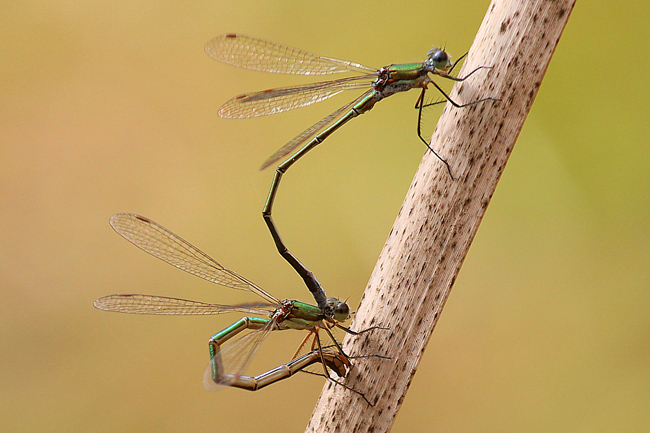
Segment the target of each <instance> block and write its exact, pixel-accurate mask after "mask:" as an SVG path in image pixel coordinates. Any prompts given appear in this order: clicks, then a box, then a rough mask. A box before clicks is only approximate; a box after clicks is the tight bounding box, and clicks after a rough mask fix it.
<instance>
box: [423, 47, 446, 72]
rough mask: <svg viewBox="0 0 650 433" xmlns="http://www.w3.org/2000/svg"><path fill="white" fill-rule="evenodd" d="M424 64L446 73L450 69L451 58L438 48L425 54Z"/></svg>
mask: <svg viewBox="0 0 650 433" xmlns="http://www.w3.org/2000/svg"><path fill="white" fill-rule="evenodd" d="M424 63H425V64H426V65H427V66H429V67H430V68H431V70H434V69H437V70H439V71H447V70H448V69H449V68H451V66H452V64H451V57H450V56H449V54H447V53H446V52H445V50H442V49H440V48H431V49H430V50H429V52H428V53H427V59H426V60H425V61H424Z"/></svg>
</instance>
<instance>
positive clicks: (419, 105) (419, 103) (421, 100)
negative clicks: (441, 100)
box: [415, 87, 454, 180]
mask: <svg viewBox="0 0 650 433" xmlns="http://www.w3.org/2000/svg"><path fill="white" fill-rule="evenodd" d="M426 91H427V89H426V88H424V87H423V88H422V92H420V97H419V98H418V100H417V102H416V104H415V106H416V107H417V108H418V128H417V131H418V137H419V138H420V140H422V143H424V145H425V146H426V147H427V148H428V149H429V150H430V151H431V152H432V153H433V154H434V155H435V156H436V157H437V158H438V159H439V160H440V161H442V163H443V164H445V167H447V172H448V173H449V176H450V177H451V180H454V175H453V174H451V167H450V166H449V163H448V162H447V161H445V160H444V159H443V158H442V157H441V156H440V155H438V153H437V152H436V151H435V150H433V149H432V148H431V146H429V142H427V141H426V140H425V139H424V137H422V107H424V106H425V105H424V94H425V92H426ZM431 105H433V104H431Z"/></svg>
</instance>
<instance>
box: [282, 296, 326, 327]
mask: <svg viewBox="0 0 650 433" xmlns="http://www.w3.org/2000/svg"><path fill="white" fill-rule="evenodd" d="M324 318H325V316H324V315H323V311H322V310H321V309H320V308H318V307H317V306H315V305H309V304H305V303H303V302H299V301H293V307H292V308H291V312H290V313H289V314H288V315H287V316H286V317H285V319H284V320H283V321H281V322H278V326H279V328H280V329H311V328H313V327H314V325H315V324H316V323H318V322H320V321H322V320H323V319H324Z"/></svg>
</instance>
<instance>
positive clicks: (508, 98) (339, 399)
mask: <svg viewBox="0 0 650 433" xmlns="http://www.w3.org/2000/svg"><path fill="white" fill-rule="evenodd" d="M574 2H575V0H557V1H550V0H531V1H525V2H522V1H519V0H495V1H493V2H492V4H491V5H490V6H489V8H488V12H487V14H486V16H485V18H484V20H483V24H482V25H481V28H480V29H479V32H478V34H477V35H476V39H475V41H474V44H473V46H472V48H471V50H470V52H469V56H468V58H467V61H466V63H465V65H464V66H463V71H464V72H467V71H471V70H473V69H474V68H476V67H477V66H481V65H487V66H492V67H493V69H491V70H488V71H485V72H478V73H476V74H474V76H472V78H471V79H469V80H467V81H465V82H463V83H457V84H456V86H455V88H454V91H453V92H452V94H451V97H452V98H453V99H454V100H456V101H458V102H463V103H465V102H468V101H473V100H476V99H479V98H483V97H485V96H496V97H500V98H502V101H501V102H491V101H488V102H484V103H481V104H477V105H474V106H471V107H467V108H462V109H456V108H453V107H451V105H450V104H447V106H446V107H445V110H444V112H443V114H442V116H441V118H440V121H439V123H438V126H437V128H436V131H435V132H434V134H433V138H432V143H431V147H432V148H433V149H436V150H437V151H439V153H440V155H442V156H443V157H444V158H445V159H446V160H447V161H448V162H449V163H450V165H451V169H452V172H453V174H454V177H455V179H456V180H452V179H450V177H449V175H448V173H447V171H446V169H445V166H444V165H443V164H441V163H440V161H439V160H437V159H436V157H435V156H433V155H432V154H431V153H427V154H426V155H425V157H424V158H423V160H422V163H421V165H420V167H419V169H418V171H417V173H416V175H415V178H414V180H413V183H412V184H411V187H410V189H409V191H408V194H407V197H406V199H405V201H404V204H403V205H402V209H401V210H400V212H399V215H398V216H397V220H396V221H395V224H394V226H393V229H392V230H391V232H390V235H389V237H388V240H387V242H386V245H385V246H384V249H383V251H382V252H381V256H380V257H379V261H378V263H377V265H376V267H375V270H374V271H373V274H372V276H371V279H370V282H369V284H368V288H367V289H366V292H365V295H364V298H363V301H362V303H361V306H360V308H359V311H358V313H357V316H356V319H355V323H354V324H353V326H352V328H353V329H357V330H359V329H364V328H368V327H370V326H373V325H381V326H387V327H389V328H390V331H382V330H377V331H373V332H369V333H367V334H364V335H361V336H359V337H351V336H348V337H350V338H346V341H345V350H346V352H347V353H349V354H352V355H357V354H381V355H388V356H390V357H392V359H391V360H382V359H378V358H367V359H358V360H355V362H354V368H353V370H352V372H351V374H350V376H349V377H348V379H347V382H346V383H347V384H348V385H349V386H351V387H352V388H354V389H358V390H362V391H363V392H365V394H366V397H367V398H368V400H370V401H371V402H373V404H374V407H371V406H369V405H368V404H367V403H366V402H365V401H363V399H361V398H360V397H359V396H358V395H356V394H355V393H352V392H349V391H348V390H346V389H344V388H343V387H340V386H336V385H332V384H331V383H328V384H326V385H325V388H324V389H323V393H322V394H321V397H320V400H319V401H318V404H317V406H316V408H315V410H314V413H313V415H312V419H311V421H310V423H309V425H308V427H307V431H309V432H319V433H320V432H346V433H348V432H385V431H389V430H390V429H391V427H392V424H393V421H394V419H395V416H396V415H397V412H398V410H399V408H400V406H401V404H402V401H403V400H404V397H405V395H406V391H407V390H408V387H409V384H410V382H411V379H412V378H413V375H414V374H415V371H416V369H417V366H418V363H419V361H420V357H421V355H422V353H423V352H424V349H425V348H426V345H427V342H428V341H429V337H430V336H431V333H432V332H433V328H434V327H435V324H436V322H437V320H438V317H439V315H440V312H441V311H442V308H443V306H444V304H445V301H446V300H447V297H448V296H449V292H450V290H451V287H452V285H453V284H454V281H455V280H456V276H457V274H458V272H459V270H460V267H461V264H462V263H463V260H464V259H465V256H466V255H467V251H468V249H469V247H470V244H471V242H472V239H473V238H474V235H475V234H476V231H477V229H478V226H479V223H480V222H481V219H482V218H483V215H484V213H485V210H486V208H487V206H488V204H489V202H490V198H491V197H492V194H493V193H494V190H495V188H496V186H497V182H498V180H499V178H500V176H501V173H502V172H503V169H504V167H505V164H506V161H507V160H508V157H509V155H510V152H511V151H512V148H513V146H514V143H515V141H516V139H517V136H518V135H519V132H520V131H521V128H522V126H523V123H524V120H525V119H526V116H527V115H528V112H529V110H530V108H531V106H532V104H533V101H534V99H535V96H536V94H537V91H538V89H539V87H540V84H541V82H542V78H543V77H544V73H545V72H546V69H547V67H548V64H549V62H550V60H551V57H552V55H553V52H554V50H555V47H556V46H557V43H558V41H559V39H560V35H561V34H562V30H563V29H564V26H565V25H566V22H567V20H568V18H569V15H570V13H571V10H572V9H573V5H574ZM463 71H461V72H460V74H459V76H463ZM405 145H407V144H405ZM427 374H428V375H434V376H435V375H436V372H435V371H433V372H427ZM432 404H435V401H432ZM422 422H423V423H432V425H435V419H429V420H423V421H422Z"/></svg>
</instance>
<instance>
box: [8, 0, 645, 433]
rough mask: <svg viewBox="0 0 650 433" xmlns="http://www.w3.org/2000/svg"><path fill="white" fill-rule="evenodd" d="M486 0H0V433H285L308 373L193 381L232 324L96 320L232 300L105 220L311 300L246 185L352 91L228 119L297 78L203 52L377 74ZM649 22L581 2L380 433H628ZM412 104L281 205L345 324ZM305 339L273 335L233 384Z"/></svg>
mask: <svg viewBox="0 0 650 433" xmlns="http://www.w3.org/2000/svg"><path fill="white" fill-rule="evenodd" d="M488 4H489V3H488V2H487V1H467V2H462V3H460V2H442V1H439V2H411V3H409V5H408V7H405V6H403V5H402V6H399V7H396V5H395V3H394V2H383V3H382V2H381V1H380V2H373V3H368V4H365V3H364V2H359V3H354V2H349V1H345V2H344V1H332V2H328V3H327V7H323V4H322V3H320V2H296V1H275V2H262V3H260V2H259V1H237V2H203V1H199V2H190V3H184V2H177V1H164V0H163V1H160V2H155V3H152V2H145V1H138V0H136V1H128V2H127V1H114V2H108V3H105V2H94V1H76V2H72V1H56V0H54V1H52V0H49V1H42V0H41V1H39V0H36V1H31V2H15V3H14V2H3V4H2V6H1V7H2V13H1V14H0V56H1V57H0V58H1V63H2V66H1V67H0V89H1V92H0V155H1V157H0V200H1V201H0V237H1V242H0V291H1V293H2V302H1V303H0V344H1V346H2V350H1V352H0V371H1V372H2V373H1V376H2V380H1V381H0V408H1V410H0V426H1V427H0V429H1V430H2V431H7V432H10V431H11V432H35V431H48V432H76V431H79V432H89V431H93V432H113V431H127V432H136V431H137V432H148V431H151V432H154V431H155V432H177V431H196V432H200V431H211V432H213V431H240V432H247V431H251V432H253V431H261V430H262V429H263V430H264V431H265V432H280V431H282V432H293V431H302V429H303V428H304V426H305V425H306V423H307V421H308V419H309V417H310V414H311V411H312V409H313V406H314V404H315V402H316V399H317V396H318V394H319V392H320V389H321V387H322V385H323V379H321V378H317V377H312V376H308V375H298V376H297V377H294V378H291V379H289V380H286V381H283V382H280V383H278V384H275V385H273V386H272V387H269V388H266V389H264V390H261V391H258V392H255V393H251V392H248V391H244V390H237V389H225V390H222V391H219V392H215V393H209V392H206V391H204V390H203V388H202V386H201V375H202V372H203V369H204V367H205V366H206V364H207V361H208V345H207V341H208V338H209V337H210V336H211V335H212V334H213V333H214V332H216V331H218V330H220V329H223V328H224V327H226V326H227V325H229V324H230V323H232V322H233V321H235V320H236V319H237V318H238V317H236V316H215V317H154V316H132V315H121V314H115V313H105V312H101V311H99V310H96V309H94V308H93V306H92V302H93V301H94V300H95V299H96V298H99V297H101V296H104V295H109V294H112V293H145V294H158V295H166V296H173V297H179V298H188V299H195V300H201V301H207V302H219V303H237V302H246V301H250V300H255V299H251V296H248V295H247V294H246V293H241V292H236V291H233V290H229V289H223V288H220V287H218V286H216V285H212V284H210V283H207V282H204V281H202V280H199V279H197V278H194V277H192V276H190V275H188V274H185V273H184V272H180V271H179V270H176V269H174V268H172V267H171V266H168V265H166V264H163V263H162V262H160V261H158V260H156V259H154V258H152V257H150V256H148V255H147V254H145V253H143V252H142V251H139V250H138V249H137V248H134V247H133V246H132V245H129V244H128V243H127V242H125V241H124V240H123V239H121V238H120V237H119V236H117V235H116V234H115V233H114V232H113V230H112V229H111V228H110V226H109V225H108V219H109V217H110V216H111V215H112V214H114V213H118V212H134V213H139V214H142V215H145V216H147V217H149V218H151V219H153V220H154V221H157V222H158V223H160V224H162V225H164V226H165V227H167V228H169V229H170V230H172V231H174V232H175V233H177V234H179V235H180V236H182V237H183V238H185V239H187V240H188V241H190V242H191V243H193V244H194V245H196V246H197V247H199V248H201V249H202V250H204V251H205V252H207V253H208V254H210V255H211V256H213V257H214V258H215V259H217V260H218V261H220V262H221V263H222V264H223V265H225V266H226V267H228V268H230V269H233V270H236V271H237V272H239V273H241V274H242V275H244V276H246V277H247V278H249V279H251V280H253V281H255V282H256V283H258V284H259V285H261V286H262V287H264V288H265V289H266V290H268V291H270V292H271V293H273V294H275V295H276V296H277V297H279V298H291V299H300V300H304V301H311V296H310V294H309V293H308V292H307V290H306V289H305V288H304V286H303V284H302V282H301V280H300V279H299V278H298V277H297V275H296V274H295V273H294V272H293V270H292V269H291V268H290V267H289V266H288V265H287V264H286V263H285V262H284V261H283V260H282V259H281V257H280V256H279V255H278V254H277V252H276V250H275V247H274V246H273V243H272V241H271V238H270V236H269V234H268V232H267V230H266V227H265V225H264V223H263V221H262V218H261V210H262V206H263V202H264V199H265V197H266V193H267V191H268V187H269V185H270V181H271V178H272V175H273V172H272V170H267V171H264V172H260V171H258V167H259V166H260V164H261V163H262V162H263V161H264V160H265V159H266V157H267V156H269V155H270V154H272V153H273V152H274V151H275V150H276V149H277V148H279V147H280V146H282V145H283V144H284V143H285V142H286V141H288V140H289V139H291V138H292V137H293V136H294V135H296V134H297V133H298V132H300V131H301V130H302V129H304V128H306V127H307V126H309V125H311V124H312V123H314V122H315V121H316V120H319V119H321V118H322V117H324V116H325V115H326V114H329V113H330V112H331V111H333V110H334V109H335V108H338V107H339V106H341V105H343V104H344V103H345V102H347V101H349V100H351V99H352V98H353V97H354V92H350V93H349V94H346V95H345V96H339V97H336V98H333V99H334V100H333V101H327V102H323V103H321V104H317V105H315V106H312V107H309V108H304V109H301V110H296V111H293V112H289V113H285V114H280V115H275V116H270V117H266V118H258V119H250V120H223V119H220V118H219V117H218V116H217V110H218V108H219V107H220V106H221V104H223V103H224V102H226V101H227V100H228V99H230V98H231V97H233V96H235V95H238V94H240V93H243V92H249V91H256V90H263V89H267V88H271V87H277V86H287V85H291V84H296V83H302V82H309V81H311V80H310V79H308V77H307V79H305V77H297V76H286V75H274V74H265V73H259V72H253V71H245V70H240V69H237V68H234V67H231V66H227V65H223V64H220V63H217V62H215V61H213V60H211V59H210V58H208V56H206V55H205V54H204V52H203V46H204V44H205V43H206V42H207V41H208V40H209V39H211V38H213V37H215V36H217V35H220V34H222V33H226V32H239V33H243V34H248V35H252V36H257V37H261V38H265V39H269V40H272V41H276V42H280V43H283V44H287V45H289V46H295V47H298V48H301V49H304V50H307V51H310V52H313V53H316V54H320V55H323V56H330V57H335V58H341V59H346V60H352V61H355V62H359V63H362V64H365V65H368V66H373V67H380V66H383V65H387V64H390V63H399V62H409V61H420V60H422V59H423V58H424V56H425V54H426V52H427V50H428V49H429V48H431V47H432V46H440V45H444V46H446V49H447V51H448V52H450V53H451V54H452V55H453V56H454V57H455V58H458V57H459V56H460V55H462V54H463V53H464V52H465V51H466V50H468V49H469V47H470V46H471V44H472V40H473V36H474V34H475V32H476V30H477V29H478V27H479V25H480V23H481V21H482V18H483V15H484V13H485V11H486V9H487V7H488ZM649 15H650V11H649V10H648V7H647V4H646V2H643V1H632V2H627V3H626V7H625V8H621V7H617V5H615V4H612V3H611V2H603V1H596V2H593V1H592V2H586V1H584V2H578V4H577V7H576V8H575V10H574V11H573V14H572V16H571V18H570V20H569V24H568V26H567V28H566V30H565V32H564V35H563V37H562V39H561V41H560V44H559V46H558V49H557V51H556V53H555V56H554V58H553V61H552V63H551V65H550V68H549V69H548V73H547V75H546V78H545V79H544V82H543V85H542V87H541V90H540V91H539V95H538V97H537V100H536V101H535V104H534V106H533V109H532V111H531V112H530V116H529V117H528V120H527V122H526V124H525V126H524V129H523V131H522V133H521V136H520V138H519V141H518V143H517V146H516V147H515V149H514V152H513V154H512V157H511V158H510V161H509V163H508V166H507V169H506V170H505V172H504V174H503V177H502V180H501V182H500V184H499V187H498V189H497V191H496V194H495V195H494V198H493V200H492V202H491V204H490V207H489V209H488V212H487V214H486V216H485V219H484V221H483V223H482V225H481V228H480V229H479V232H478V235H477V236H476V239H475V241H474V244H473V246H472V249H471V250H470V252H469V255H468V257H467V260H466V262H465V265H464V267H463V269H462V271H461V274H460V276H459V278H458V280H457V282H456V284H455V286H454V289H453V291H452V295H451V297H450V299H449V302H448V303H447V305H446V308H445V311H444V314H443V315H442V317H441V319H440V321H439V324H438V326H437V329H436V330H435V332H434V334H433V337H432V339H431V341H430V344H429V346H428V349H427V351H426V353H425V355H424V358H423V360H422V362H421V364H420V367H419V370H418V372H417V375H416V376H415V378H414V380H413V382H412V386H411V389H410V391H409V393H408V394H407V396H406V399H405V401H404V404H403V407H402V409H401V411H400V413H399V415H398V417H397V420H396V423H395V425H394V429H393V431H395V432H407V431H408V432H421V431H422V432H428V431H445V432H470V431H471V432H494V431H528V432H536V431H539V432H546V431H554V432H573V431H590V432H598V431H602V432H612V431H621V432H623V431H625V432H627V431H643V430H647V429H649V428H650V314H649V311H650V292H649V290H648V288H649V287H648V286H649V285H650V266H648V257H649V254H650V218H649V215H648V214H649V211H650V170H649V169H648V168H649V167H650V149H649V148H648V136H650V127H649V125H650V122H648V113H649V109H648V107H649V104H648V100H649V99H650V91H649V88H650V87H649V86H648V84H647V70H648V66H650V65H649V64H648V63H649V62H650V60H649V59H650V58H649V57H648V56H647V52H648V37H649V36H650V35H649V33H650V32H649V31H648V26H647V20H648V16H649ZM445 85H446V86H447V87H446V88H447V89H449V84H448V83H445ZM416 98H417V92H413V93H407V94H403V95H397V96H395V97H393V98H390V99H389V100H387V101H386V102H383V103H382V104H379V105H378V106H377V107H376V108H375V109H374V110H373V111H372V112H371V113H369V114H367V115H365V116H362V117H361V118H359V119H357V120H355V121H354V122H351V123H350V124H349V125H347V126H345V127H344V128H342V129H341V130H340V131H338V132H337V133H336V134H335V135H333V136H332V137H331V138H330V139H329V140H328V141H327V142H326V143H325V144H324V145H323V146H322V147H319V148H318V149H317V150H315V151H314V152H312V153H310V154H309V155H308V156H307V157H306V158H305V159H304V160H302V161H301V162H300V163H299V164H297V165H296V166H295V167H294V168H292V170H291V171H289V173H288V174H287V176H286V177H285V179H284V182H283V185H282V188H281V190H280V195H279V197H278V199H277V202H276V207H275V212H274V216H275V220H276V223H277V224H278V227H279V230H280V232H281V233H282V235H283V236H284V240H285V241H286V243H287V244H288V246H289V247H290V249H291V250H292V251H293V252H294V253H295V254H296V255H297V256H298V257H300V258H301V259H302V260H303V262H304V263H305V264H307V265H308V266H309V267H310V269H311V270H312V271H314V272H315V274H316V275H317V276H318V278H319V279H320V281H321V283H323V285H324V287H325V288H326V290H327V291H328V294H330V295H333V296H340V297H344V298H345V297H349V302H350V304H351V305H352V306H353V308H354V307H356V306H357V305H358V302H359V300H360V298H361V296H362V293H363V290H364V287H365V285H366V282H367V280H368V278H369V276H370V273H371V271H372V269H373V266H374V263H375V260H376V259H377V257H378V255H379V252H380V250H381V247H382V245H383V243H384V241H385V239H386V237H387V235H388V233H389V230H390V228H391V225H392V223H393V220H394V219H395V216H396V214H397V211H398V209H399V207H400V205H401V202H402V200H403V198H404V195H405V193H406V191H407V188H408V186H409V184H410V181H411V178H412V176H413V174H414V172H415V170H416V167H417V165H418V164H419V161H420V158H421V156H422V155H423V153H424V149H423V147H422V145H421V143H420V142H419V140H418V139H417V136H416V133H415V126H416V112H415V110H413V108H412V107H413V105H414V103H415V100H416ZM440 112H441V109H440V108H434V109H431V110H429V111H427V112H426V116H425V117H426V120H425V123H424V129H425V131H427V132H426V134H430V133H431V132H432V131H433V129H434V127H435V125H436V121H437V117H438V115H439V114H440ZM426 134H425V135H426ZM452 164H453V161H452ZM232 292H235V293H232ZM285 334H286V335H285ZM301 338H302V335H300V334H298V333H292V332H287V333H280V334H279V335H276V336H272V337H271V338H269V340H268V341H267V342H266V343H265V347H264V350H265V351H264V352H263V353H262V354H260V355H259V356H258V359H257V360H256V362H255V364H254V365H253V366H252V370H254V371H251V372H253V373H259V372H262V371H265V370H266V369H268V368H271V367H274V366H276V365H278V364H280V363H283V362H286V361H287V360H288V359H289V357H290V356H291V355H292V354H293V351H294V349H295V347H296V345H297V344H298V343H299V341H300V340H301Z"/></svg>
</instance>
